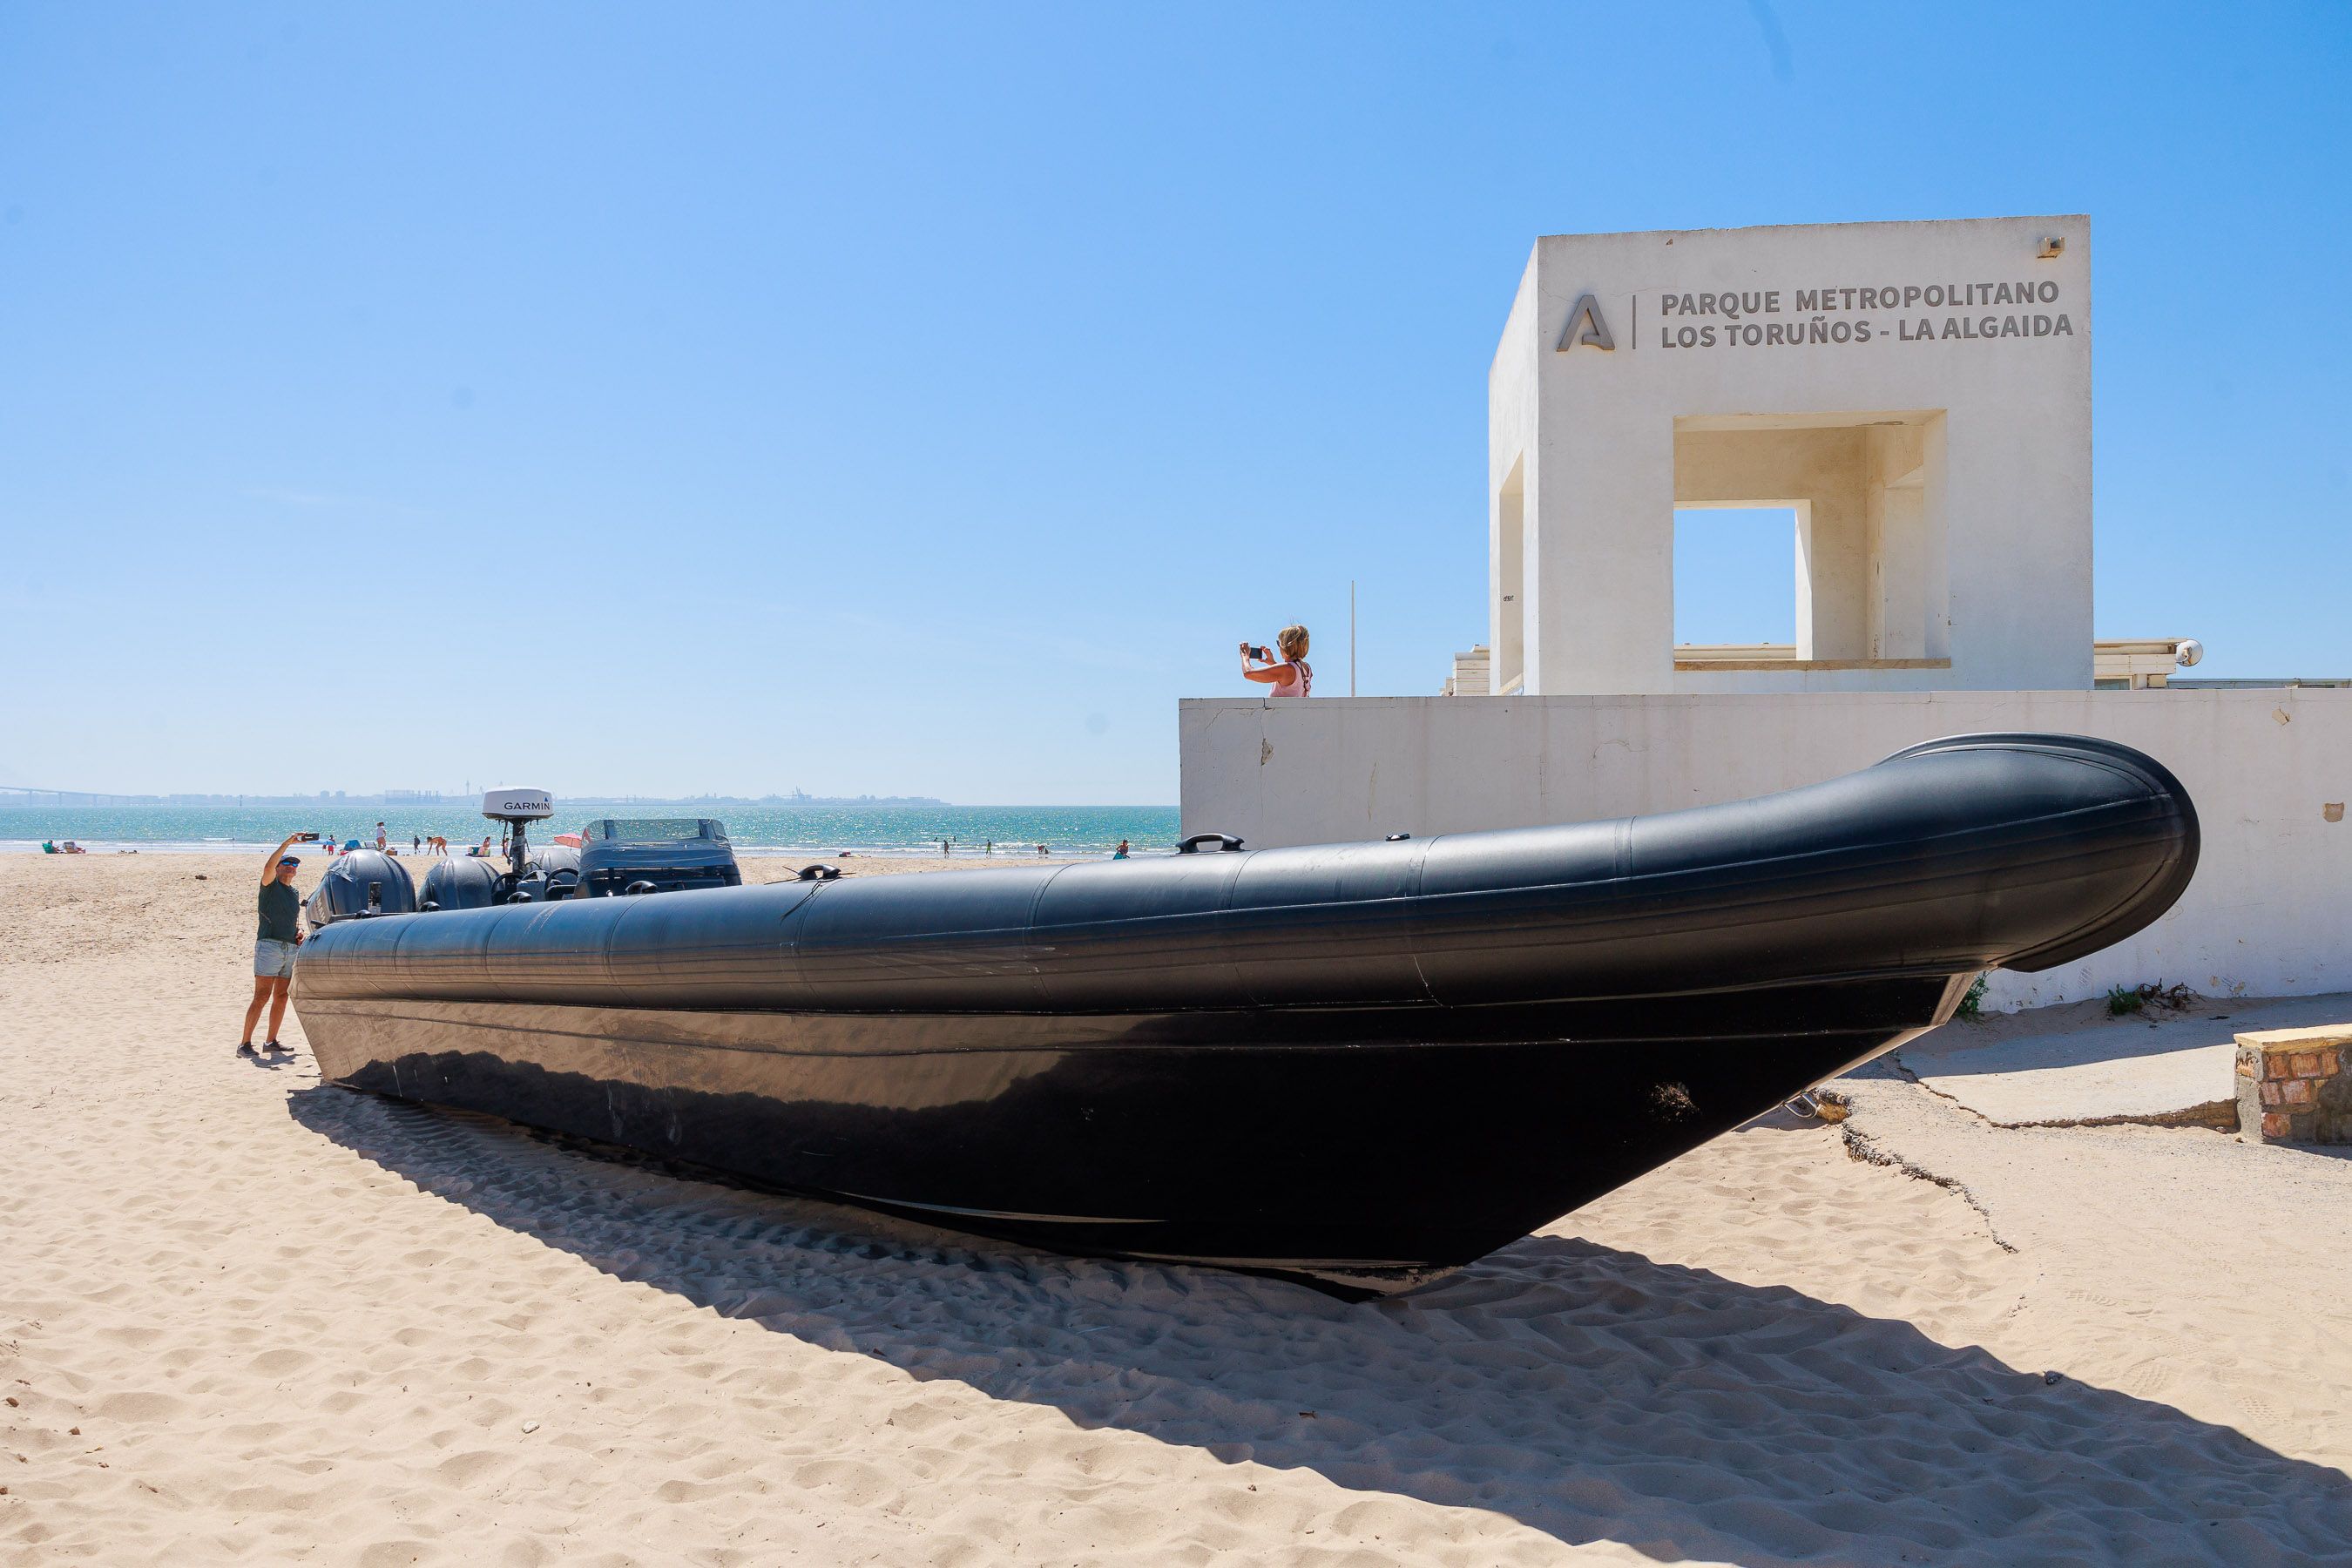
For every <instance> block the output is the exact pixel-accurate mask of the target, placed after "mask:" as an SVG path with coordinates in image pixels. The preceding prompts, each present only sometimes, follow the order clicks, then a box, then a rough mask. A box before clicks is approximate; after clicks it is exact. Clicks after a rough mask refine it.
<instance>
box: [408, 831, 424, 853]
mask: <svg viewBox="0 0 2352 1568" xmlns="http://www.w3.org/2000/svg"><path fill="white" fill-rule="evenodd" d="M424 847H425V840H424V839H423V838H421V837H418V836H417V835H415V834H414V833H412V834H410V835H409V836H408V852H409V853H410V854H411V855H414V854H415V853H416V852H417V851H418V850H420V849H422V848H424Z"/></svg>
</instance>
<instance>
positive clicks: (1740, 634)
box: [1674, 506, 1804, 658]
mask: <svg viewBox="0 0 2352 1568" xmlns="http://www.w3.org/2000/svg"><path fill="white" fill-rule="evenodd" d="M1799 543H1800V542H1799V536H1798V531H1797V513H1796V510H1795V509H1794V508H1792V507H1769V506H1768V507H1677V508H1675V584H1674V586H1675V650H1676V653H1677V654H1678V655H1679V654H1680V652H1681V650H1682V649H1683V648H1684V647H1691V646H1700V647H1739V648H1769V649H1772V650H1774V653H1773V654H1771V655H1766V656H1765V657H1775V656H1777V657H1784V658H1796V657H1797V584H1798V579H1799V578H1800V577H1801V576H1802V575H1803V574H1804V562H1803V561H1802V560H1801V557H1800V555H1799ZM1782 649H1785V652H1784V653H1783V652H1780V650H1782Z"/></svg>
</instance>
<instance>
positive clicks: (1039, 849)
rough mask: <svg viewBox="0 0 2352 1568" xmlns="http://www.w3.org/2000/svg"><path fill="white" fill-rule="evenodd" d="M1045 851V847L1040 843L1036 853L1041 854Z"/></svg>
mask: <svg viewBox="0 0 2352 1568" xmlns="http://www.w3.org/2000/svg"><path fill="white" fill-rule="evenodd" d="M1037 853H1038V854H1040V855H1043V854H1044V853H1045V846H1044V845H1043V844H1040V845H1039V846H1037Z"/></svg>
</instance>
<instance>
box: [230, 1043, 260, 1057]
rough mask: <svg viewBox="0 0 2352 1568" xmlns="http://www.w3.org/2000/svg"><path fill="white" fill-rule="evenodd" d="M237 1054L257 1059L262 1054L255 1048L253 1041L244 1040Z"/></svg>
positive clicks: (237, 1049)
mask: <svg viewBox="0 0 2352 1568" xmlns="http://www.w3.org/2000/svg"><path fill="white" fill-rule="evenodd" d="M236 1054H237V1055H238V1056H241V1057H257V1056H259V1055H260V1054H261V1053H260V1052H259V1051H257V1050H255V1049H254V1048H253V1042H252V1041H251V1040H243V1041H239V1042H238V1044H237V1047H236Z"/></svg>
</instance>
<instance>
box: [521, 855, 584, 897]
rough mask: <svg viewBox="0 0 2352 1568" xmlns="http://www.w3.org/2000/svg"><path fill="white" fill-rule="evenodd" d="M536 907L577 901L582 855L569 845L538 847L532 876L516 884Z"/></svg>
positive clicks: (531, 872) (531, 864)
mask: <svg viewBox="0 0 2352 1568" xmlns="http://www.w3.org/2000/svg"><path fill="white" fill-rule="evenodd" d="M516 890H517V891H518V892H526V893H529V894H530V901H531V902H533V903H547V902H550V901H551V900H557V899H571V898H577V897H578V896H579V894H580V851H579V850H578V849H576V848H574V847H572V846H571V845H569V844H534V845H532V846H531V848H530V875H529V876H527V877H525V878H524V879H522V880H521V881H520V883H518V884H516Z"/></svg>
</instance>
